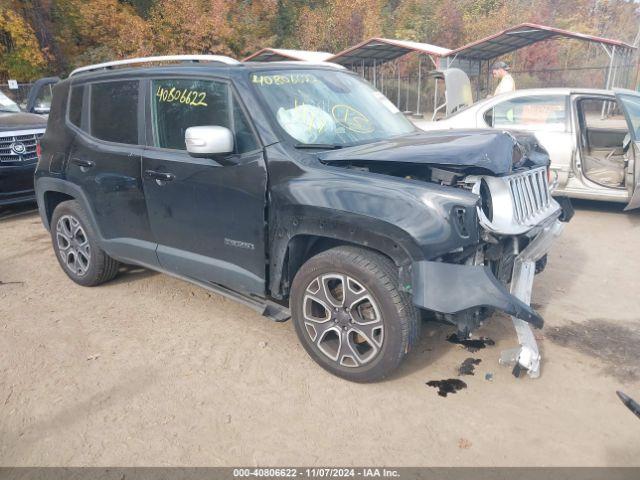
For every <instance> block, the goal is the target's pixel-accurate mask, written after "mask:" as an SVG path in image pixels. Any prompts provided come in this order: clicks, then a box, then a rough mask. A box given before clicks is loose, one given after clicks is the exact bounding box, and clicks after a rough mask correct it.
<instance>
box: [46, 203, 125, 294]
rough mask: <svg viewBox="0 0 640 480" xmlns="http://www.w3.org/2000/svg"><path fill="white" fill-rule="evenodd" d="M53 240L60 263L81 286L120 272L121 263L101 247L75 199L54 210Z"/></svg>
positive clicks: (105, 279)
mask: <svg viewBox="0 0 640 480" xmlns="http://www.w3.org/2000/svg"><path fill="white" fill-rule="evenodd" d="M51 240H52V242H53V250H54V251H55V253H56V257H57V258H58V262H59V263H60V266H61V267H62V269H63V270H64V271H65V273H66V274H67V276H68V277H69V278H70V279H71V280H73V281H74V282H76V283H78V284H80V285H83V286H86V287H92V286H95V285H99V284H101V283H104V282H107V281H109V280H111V279H112V278H113V277H115V276H116V274H117V273H118V267H119V263H118V262H117V261H116V260H114V259H113V258H111V257H109V256H108V255H107V254H106V253H105V252H104V250H102V249H101V248H100V247H99V246H98V244H97V235H96V234H95V232H94V230H93V228H91V223H90V222H89V221H88V219H87V215H86V213H85V212H84V210H83V209H82V207H81V206H80V204H79V203H78V202H77V201H75V200H68V201H66V202H62V203H60V204H59V205H58V206H57V207H56V209H55V210H54V211H53V215H52V217H51Z"/></svg>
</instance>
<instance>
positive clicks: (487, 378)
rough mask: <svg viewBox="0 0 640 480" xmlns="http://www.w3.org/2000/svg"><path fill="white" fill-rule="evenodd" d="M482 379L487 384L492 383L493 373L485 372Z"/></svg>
mask: <svg viewBox="0 0 640 480" xmlns="http://www.w3.org/2000/svg"><path fill="white" fill-rule="evenodd" d="M484 379H485V380H487V381H488V382H493V373H491V372H487V373H485V374H484Z"/></svg>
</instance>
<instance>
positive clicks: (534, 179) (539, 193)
mask: <svg viewBox="0 0 640 480" xmlns="http://www.w3.org/2000/svg"><path fill="white" fill-rule="evenodd" d="M507 179H508V182H509V188H510V190H511V199H512V200H513V214H514V219H515V221H516V222H518V223H519V224H521V225H523V224H528V223H530V221H531V220H533V219H535V218H537V217H539V216H540V215H541V214H544V213H546V211H547V210H548V209H549V206H550V203H551V196H550V195H549V184H548V182H547V169H546V168H544V167H543V168H538V169H535V170H529V171H526V172H523V173H517V174H515V175H510V176H509V177H507Z"/></svg>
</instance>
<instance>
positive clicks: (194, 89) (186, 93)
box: [151, 78, 231, 150]
mask: <svg viewBox="0 0 640 480" xmlns="http://www.w3.org/2000/svg"><path fill="white" fill-rule="evenodd" d="M151 95H152V96H151V115H152V124H153V132H154V142H155V143H154V144H155V146H156V147H161V148H171V149H174V150H186V146H185V143H184V133H185V131H186V130H187V128H189V127H196V126H204V125H218V126H222V127H227V128H230V127H231V125H230V114H229V113H230V112H229V92H228V86H227V84H226V83H223V82H217V81H214V80H195V79H175V78H171V79H161V80H153V81H152V85H151Z"/></svg>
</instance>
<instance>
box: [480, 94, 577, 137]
mask: <svg viewBox="0 0 640 480" xmlns="http://www.w3.org/2000/svg"><path fill="white" fill-rule="evenodd" d="M566 118H567V109H566V99H565V97H564V96H562V95H545V96H537V97H520V98H513V99H511V100H506V101H504V102H501V103H498V104H497V105H494V107H493V108H492V109H491V110H489V111H487V112H486V113H485V115H484V119H485V122H486V123H487V125H489V126H491V127H506V128H509V127H513V126H518V127H534V128H537V129H538V128H539V129H541V130H552V131H564V130H565V126H566Z"/></svg>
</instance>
